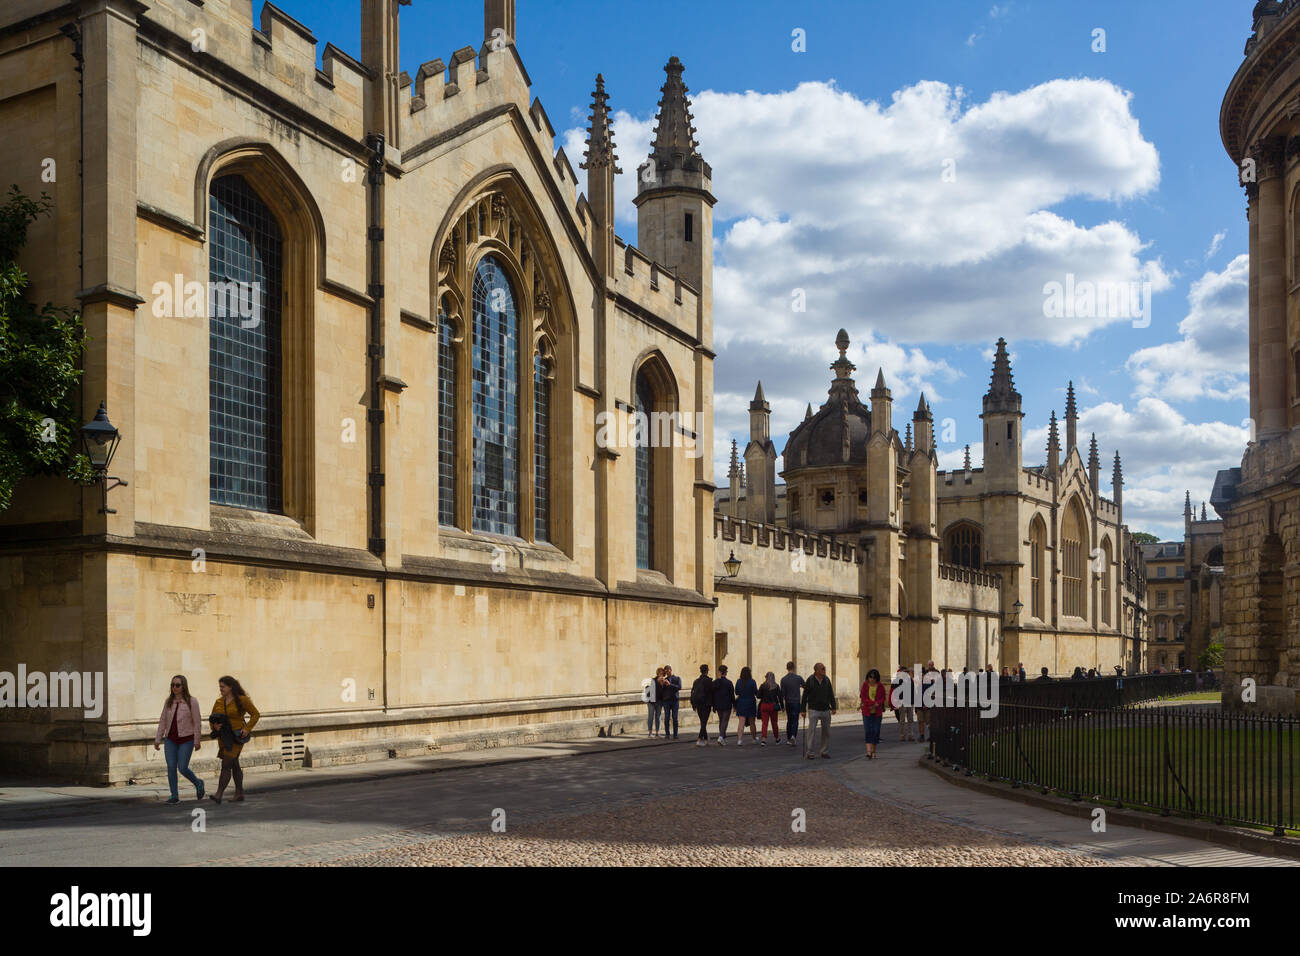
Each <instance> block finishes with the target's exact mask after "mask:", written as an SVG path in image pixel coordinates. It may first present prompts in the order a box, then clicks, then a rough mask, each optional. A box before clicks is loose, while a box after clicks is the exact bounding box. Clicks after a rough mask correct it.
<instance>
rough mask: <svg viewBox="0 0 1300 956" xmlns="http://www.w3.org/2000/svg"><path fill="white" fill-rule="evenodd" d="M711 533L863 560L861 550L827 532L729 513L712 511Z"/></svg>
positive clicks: (726, 538)
mask: <svg viewBox="0 0 1300 956" xmlns="http://www.w3.org/2000/svg"><path fill="white" fill-rule="evenodd" d="M713 537H714V538H715V539H718V540H720V541H733V542H737V543H740V544H746V545H752V546H753V547H756V548H772V549H774V550H776V551H790V552H799V551H802V552H803V553H804V555H806V556H808V557H817V558H826V559H828V560H830V561H841V562H843V563H845V564H861V563H862V552H861V551H859V550H858V549H857V548H855V547H854V546H853V545H851V544H842V543H841V542H839V541H837V540H835V539H834V538H832V537H829V536H828V535H822V534H814V533H813V532H811V531H793V530H791V529H789V528H782V527H778V526H776V525H768V524H758V523H757V522H753V521H746V520H745V519H744V518H733V517H731V516H730V515H723V514H716V513H715V514H714V516H713Z"/></svg>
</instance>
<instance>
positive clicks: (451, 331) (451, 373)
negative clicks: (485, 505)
mask: <svg viewBox="0 0 1300 956" xmlns="http://www.w3.org/2000/svg"><path fill="white" fill-rule="evenodd" d="M457 384H458V382H457V377H456V326H455V324H454V323H453V322H452V320H451V319H450V318H448V317H447V316H446V315H441V316H439V318H438V523H439V524H443V525H447V526H448V527H452V526H454V525H455V524H456V387H457Z"/></svg>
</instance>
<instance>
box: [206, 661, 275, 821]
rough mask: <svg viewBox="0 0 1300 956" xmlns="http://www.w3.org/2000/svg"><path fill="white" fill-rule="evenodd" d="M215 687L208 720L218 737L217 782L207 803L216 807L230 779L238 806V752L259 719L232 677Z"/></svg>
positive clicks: (241, 793)
mask: <svg viewBox="0 0 1300 956" xmlns="http://www.w3.org/2000/svg"><path fill="white" fill-rule="evenodd" d="M217 687H218V688H219V689H220V691H221V696H220V697H218V698H217V702H216V703H215V704H213V705H212V714H211V715H210V716H209V717H208V720H209V722H210V723H211V725H212V729H213V731H214V732H216V733H217V734H218V738H217V739H218V744H217V756H218V757H220V758H221V779H220V780H219V781H218V783H217V792H216V793H214V794H209V795H208V799H209V800H214V801H216V802H217V803H220V802H221V796H222V794H224V793H225V791H226V785H227V784H228V783H230V778H231V777H232V776H233V777H234V779H235V801H236V802H239V801H241V800H243V799H244V771H243V769H242V768H241V767H240V766H239V752H240V751H241V750H243V749H244V744H246V743H248V737H249V731H250V730H252V729H253V727H254V726H255V725H256V724H257V721H258V718H260V717H261V716H262V715H261V714H259V713H258V712H257V708H256V707H254V706H253V702H252V701H251V700H249V697H248V694H246V693H245V692H244V688H242V687H240V686H239V681H237V680H235V679H234V678H233V677H229V676H227V677H223V678H221V679H220V680H219V681H217ZM245 715H247V720H245Z"/></svg>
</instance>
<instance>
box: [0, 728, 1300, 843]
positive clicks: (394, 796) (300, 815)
mask: <svg viewBox="0 0 1300 956" xmlns="http://www.w3.org/2000/svg"><path fill="white" fill-rule="evenodd" d="M896 727H897V725H896V724H894V723H893V722H892V721H890V722H887V723H886V725H885V731H886V740H885V743H884V744H883V745H882V747H881V751H880V759H878V760H876V761H871V762H868V761H866V760H864V759H862V757H861V754H862V743H861V740H862V733H861V722H860V719H859V718H858V717H857V716H856V715H852V714H850V715H845V717H843V718H841V720H839V721H837V722H836V725H835V727H834V731H833V733H832V753H833V758H832V759H830V760H804V759H802V758H801V753H800V751H799V750H798V749H796V748H789V747H786V746H785V745H780V746H771V745H769V746H767V747H751V746H748V745H747V746H745V747H743V748H737V747H736V746H735V745H734V743H732V744H731V745H730V746H728V747H726V748H725V749H724V748H721V747H718V746H716V745H714V744H710V746H709V747H708V748H697V747H694V746H692V744H693V742H694V735H693V734H690V733H687V732H685V731H686V729H687V728H686V726H683V734H682V739H681V740H680V741H678V742H675V743H670V742H664V741H661V740H653V741H652V740H648V739H646V738H644V737H640V738H614V739H610V740H590V741H569V742H563V743H549V744H536V745H532V746H528V747H513V748H502V749H499V750H492V751H477V752H472V753H459V754H446V755H438V756H433V757H422V758H416V759H413V760H403V761H396V760H393V761H385V762H380V763H371V764H361V765H355V766H350V767H339V768H330V769H321V770H304V771H293V772H274V773H259V774H249V775H248V778H247V787H248V793H249V797H248V800H247V802H245V803H242V804H231V803H225V804H222V805H220V806H217V805H215V804H213V803H211V802H207V801H205V802H204V803H203V804H198V803H196V802H195V801H194V800H193V789H192V788H190V787H189V786H188V784H184V783H183V784H182V786H183V787H185V788H186V789H184V790H183V791H182V793H184V794H186V801H185V802H184V803H181V804H180V805H178V806H167V805H164V804H163V803H162V802H161V801H162V800H163V799H165V797H166V789H165V788H159V787H138V788H137V787H127V788H76V787H71V788H69V787H22V786H14V785H13V784H14V782H13V781H10V782H9V783H8V784H5V783H4V782H0V865H11V866H12V865H18V866H22V865H33V864H35V865H55V866H68V865H71V866H95V865H125V866H132V865H145V864H147V865H184V864H204V863H207V864H286V863H319V862H327V861H331V860H338V859H344V858H349V857H354V856H357V855H358V854H366V853H371V854H377V853H382V852H383V851H388V850H394V849H396V850H399V851H400V850H401V848H404V847H412V848H414V847H418V846H419V845H420V844H422V843H427V842H428V841H430V840H441V839H445V838H456V839H460V840H462V841H463V840H464V839H465V837H466V835H474V834H485V833H487V832H489V827H490V822H491V820H492V816H493V814H494V813H495V812H497V811H498V810H499V809H506V810H508V813H509V819H510V828H511V832H512V833H513V832H517V830H519V829H521V828H522V830H523V832H528V828H529V827H530V826H531V827H532V828H533V830H535V831H537V830H540V832H543V833H546V834H562V833H563V827H562V826H561V825H560V824H559V822H558V821H559V820H560V819H562V818H564V817H569V816H571V815H572V816H573V818H574V819H575V821H576V819H577V817H578V816H583V817H584V818H585V819H591V818H593V816H599V815H601V814H604V813H607V812H609V811H611V810H616V809H618V808H625V809H630V810H632V811H636V813H634V814H633V815H634V816H635V815H650V814H652V813H653V812H654V809H655V807H656V805H660V806H667V805H670V804H673V801H683V800H684V801H687V803H686V804H678V805H679V806H681V807H682V808H683V811H684V812H685V811H687V810H689V809H690V808H698V807H701V806H704V807H716V805H717V801H718V800H719V799H720V798H721V795H723V794H726V793H728V792H732V793H742V794H744V795H745V796H744V797H742V798H735V797H728V798H727V799H728V800H729V801H731V800H735V799H742V800H748V801H750V802H751V803H753V804H755V805H756V806H757V808H758V809H759V810H763V809H764V806H763V804H765V803H769V804H770V803H771V801H770V800H764V799H763V797H762V796H760V795H764V794H768V793H774V792H781V793H788V794H789V795H790V796H791V799H793V797H794V796H795V795H798V794H800V793H808V794H811V793H812V792H814V791H816V789H817V787H818V786H819V785H818V784H816V780H818V779H827V778H828V777H829V778H830V779H831V780H833V781H835V782H836V783H838V784H839V785H843V786H846V787H848V788H849V789H850V790H852V791H856V792H858V793H861V794H863V795H865V796H869V797H871V798H874V799H876V800H879V801H882V802H884V803H887V804H892V805H893V807H894V808H895V809H898V810H899V811H900V813H902V811H906V813H905V814H902V815H904V816H906V817H907V818H908V819H916V817H915V814H920V815H921V818H924V817H926V816H929V817H933V818H935V819H936V820H942V821H946V822H947V823H949V824H955V825H959V826H962V827H967V828H971V829H974V830H977V831H981V833H982V834H984V835H987V834H993V835H995V836H997V837H998V838H999V839H1002V838H1005V840H1006V841H1008V843H1014V844H1016V845H1017V846H1023V845H1030V846H1041V847H1048V848H1051V849H1054V850H1064V851H1067V852H1069V853H1072V854H1084V855H1086V856H1088V857H1089V858H1090V859H1103V860H1106V861H1108V862H1113V863H1117V864H1121V865H1138V866H1144V865H1171V866H1179V865H1230V866H1241V865H1250V866H1254V865H1265V866H1278V865H1287V863H1288V862H1289V861H1284V860H1278V859H1275V858H1270V857H1262V856H1255V855H1253V854H1248V853H1241V852H1235V851H1230V850H1225V849H1220V848H1218V847H1213V846H1210V845H1207V844H1204V843H1201V842H1200V841H1197V840H1193V839H1190V838H1185V837H1175V836H1167V835H1164V834H1160V833H1156V832H1152V831H1147V830H1139V829H1131V828H1126V827H1111V828H1110V830H1109V832H1108V833H1106V834H1093V833H1092V832H1091V830H1090V829H1089V821H1088V820H1087V819H1081V818H1076V817H1072V816H1068V815H1065V814H1058V813H1056V812H1054V811H1051V810H1046V809H1038V808H1035V807H1030V806H1026V805H1024V804H1021V803H1018V802H1015V801H1009V800H1003V799H1001V798H998V797H993V796H987V795H984V794H980V793H977V792H975V791H972V790H969V789H967V788H964V787H957V786H954V785H952V784H950V783H948V782H946V781H945V780H943V779H942V778H940V777H938V776H936V775H935V774H933V773H932V772H930V771H929V770H927V769H925V768H923V767H921V766H919V765H918V763H917V760H918V757H919V756H920V755H921V754H922V753H923V752H924V748H923V747H922V746H921V745H920V744H916V743H910V744H900V743H898V742H897V740H896V738H894V737H892V735H891V732H893V733H896ZM763 781H771V783H769V784H763V783H762V782H763ZM207 783H208V784H209V785H211V783H212V781H211V780H208V781H207ZM756 783H758V784H759V786H757V787H756V786H754V784H756ZM726 788H731V791H728V790H727V789H726ZM736 788H741V789H740V790H736ZM731 805H732V804H731V803H730V802H729V803H728V814H730V807H731ZM198 809H202V810H203V811H204V813H203V814H202V817H203V821H204V827H203V829H202V830H200V831H195V830H194V823H195V811H196V810H198ZM766 809H767V810H770V809H771V807H770V806H768V807H766ZM641 810H644V811H645V813H644V814H641V813H640V811H641ZM788 812H789V811H788V810H785V811H783V814H784V817H783V819H784V821H785V822H784V823H783V824H782V828H784V829H785V830H788V829H789V819H788ZM891 812H892V811H891ZM866 814H867V815H866V816H865V817H864V818H861V820H860V823H855V824H853V826H851V827H850V829H851V830H852V832H849V831H848V830H845V831H844V833H845V839H846V840H847V841H848V842H847V843H845V844H844V845H846V846H850V847H852V846H854V845H857V844H863V843H864V841H865V842H866V843H874V842H875V841H876V840H877V839H878V838H880V837H882V836H886V834H882V833H881V832H880V827H881V826H882V823H885V818H887V817H888V816H889V815H888V814H886V813H885V812H883V810H881V809H877V810H876V811H871V810H869V809H868V810H867V811H866ZM894 816H895V820H894V821H893V822H890V823H887V824H885V825H886V828H888V827H889V826H893V827H894V828H895V829H900V828H901V827H902V824H901V823H900V822H899V821H898V820H897V819H896V818H897V817H898V816H899V814H895V815H894ZM667 819H668V822H667V823H666V824H665V825H664V826H663V828H662V829H660V830H659V831H657V833H656V838H657V839H660V838H662V839H664V840H670V839H675V838H680V837H682V836H693V835H695V834H686V835H683V834H680V833H676V832H674V831H675V830H676V829H678V828H677V827H675V826H674V823H673V818H672V816H671V814H670V815H669V816H668V818H667ZM702 819H703V818H702ZM819 819H820V818H819ZM850 822H851V823H852V821H850ZM873 822H874V826H875V827H876V829H874V830H873ZM620 839H621V838H620ZM836 839H839V837H837V838H836ZM944 840H945V841H948V845H951V846H952V847H953V848H954V850H957V851H959V850H960V848H961V845H962V844H961V841H959V840H952V841H949V838H948V837H947V836H945V837H944ZM739 842H742V843H743V840H742V841H739ZM984 842H987V837H986V836H985V838H984ZM633 843H635V841H633ZM614 845H620V846H621V844H618V842H617V840H615V841H614ZM840 845H841V844H839V843H836V844H834V846H831V845H830V844H828V845H827V849H828V851H835V849H836V847H839V846H840ZM900 845H902V846H911V845H914V844H912V843H910V842H906V841H905V842H903V843H902V844H900ZM627 849H629V851H632V850H634V849H635V846H633V844H629V845H628V847H627ZM1009 850H1010V847H1009ZM836 852H837V851H836ZM1012 855H1013V854H1012V853H1011V852H1008V854H1007V857H1008V859H1007V861H1004V862H1010V860H1011V857H1012ZM402 856H403V854H402V853H400V852H399V853H398V857H399V858H401V857H402ZM834 858H835V857H831V859H834ZM461 859H462V860H463V859H464V858H463V857H462V858H461ZM943 859H947V857H946V856H945V857H943Z"/></svg>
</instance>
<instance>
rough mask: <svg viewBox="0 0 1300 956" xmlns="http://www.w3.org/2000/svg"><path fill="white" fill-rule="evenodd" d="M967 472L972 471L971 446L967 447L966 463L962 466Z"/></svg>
mask: <svg viewBox="0 0 1300 956" xmlns="http://www.w3.org/2000/svg"><path fill="white" fill-rule="evenodd" d="M962 467H963V468H965V469H966V470H967V471H970V445H967V446H966V461H965V463H964V464H963V465H962Z"/></svg>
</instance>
